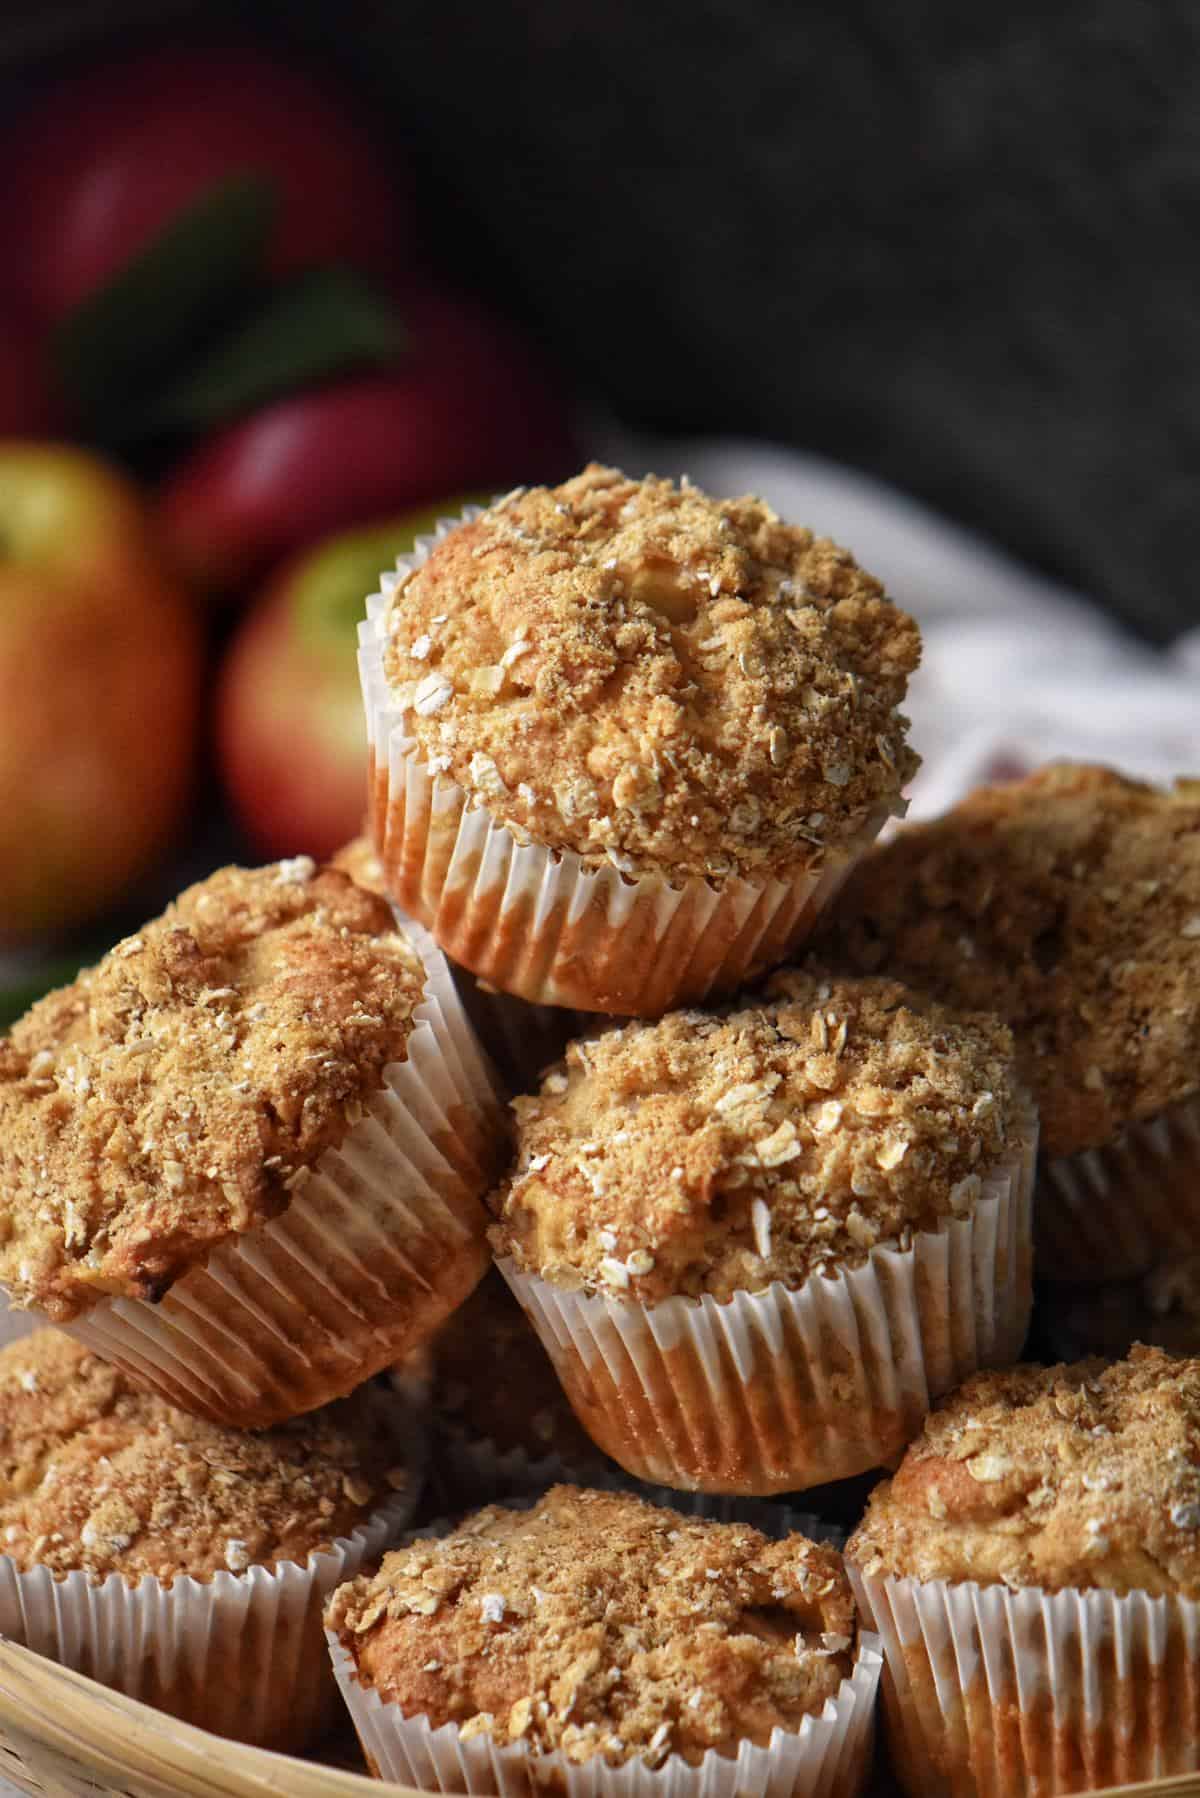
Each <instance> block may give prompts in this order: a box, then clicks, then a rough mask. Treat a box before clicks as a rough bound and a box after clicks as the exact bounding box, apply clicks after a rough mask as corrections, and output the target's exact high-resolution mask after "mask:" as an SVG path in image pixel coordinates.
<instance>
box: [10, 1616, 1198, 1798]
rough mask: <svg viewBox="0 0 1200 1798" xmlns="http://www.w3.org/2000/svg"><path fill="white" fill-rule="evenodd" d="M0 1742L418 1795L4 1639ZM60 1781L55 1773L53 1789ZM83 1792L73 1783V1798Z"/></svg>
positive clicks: (1160, 1792) (324, 1797)
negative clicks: (105, 1682)
mask: <svg viewBox="0 0 1200 1798" xmlns="http://www.w3.org/2000/svg"><path fill="white" fill-rule="evenodd" d="M0 1736H4V1737H7V1738H8V1739H9V1740H10V1741H12V1742H14V1743H15V1744H16V1745H17V1746H18V1749H19V1745H20V1743H21V1741H22V1740H23V1739H24V1740H32V1741H34V1742H36V1743H38V1744H39V1745H41V1746H43V1747H45V1748H48V1749H51V1750H53V1751H54V1752H55V1753H56V1754H57V1755H60V1756H62V1757H64V1758H65V1759H66V1760H67V1761H69V1762H74V1763H75V1765H76V1766H77V1767H78V1769H79V1771H80V1777H81V1780H84V1779H87V1780H91V1781H93V1782H96V1781H106V1780H107V1781H111V1782H112V1784H113V1785H114V1786H115V1787H117V1788H118V1789H119V1788H120V1786H121V1785H123V1784H124V1783H125V1782H126V1781H127V1780H129V1779H130V1778H134V1779H138V1778H140V1779H148V1780H153V1781H155V1782H157V1784H158V1786H159V1788H160V1789H164V1788H165V1789H166V1790H168V1791H171V1792H172V1793H175V1794H177V1798H426V1795H425V1794H423V1793H420V1792H418V1791H417V1790H416V1789H415V1788H414V1787H412V1786H403V1785H395V1784H392V1783H390V1782H388V1781H383V1780H378V1779H371V1778H368V1777H367V1776H366V1775H365V1774H362V1773H352V1772H349V1771H347V1770H346V1769H344V1768H338V1767H325V1766H322V1765H321V1764H320V1763H319V1762H313V1761H306V1760H300V1759H298V1758H296V1757H295V1756H293V1755H288V1754H273V1753H271V1752H270V1751H268V1750H267V1749H265V1748H249V1747H246V1746H245V1745H244V1744H243V1743H240V1742H230V1741H227V1740H226V1739H225V1738H223V1737H221V1736H215V1735H213V1734H211V1733H210V1732H209V1731H208V1730H205V1729H198V1728H197V1727H196V1726H195V1725H193V1724H190V1723H181V1722H179V1721H178V1720H177V1719H176V1718H174V1717H170V1716H168V1715H167V1714H166V1713H165V1712H163V1711H157V1710H154V1709H153V1708H152V1706H150V1705H147V1704H141V1703H139V1702H138V1701H137V1700H136V1699H133V1698H127V1697H126V1696H125V1695H124V1693H122V1692H114V1691H111V1690H110V1689H109V1688H108V1687H107V1686H102V1685H100V1684H99V1683H98V1682H97V1681H96V1680H94V1679H89V1678H87V1676H86V1675H85V1674H82V1673H75V1672H73V1671H72V1670H71V1669H70V1668H68V1667H60V1666H59V1665H58V1663H57V1662H56V1661H49V1660H46V1659H45V1657H44V1656H42V1655H38V1654H34V1653H33V1651H32V1650H31V1649H28V1648H22V1647H20V1646H19V1645H18V1644H17V1643H15V1642H9V1641H7V1640H5V1639H4V1638H2V1637H0ZM63 1776H64V1775H63V1770H62V1768H61V1767H59V1768H56V1778H57V1780H58V1782H59V1787H58V1789H60V1790H66V1789H67V1788H66V1787H64V1786H63V1785H62V1780H63ZM90 1789H91V1790H93V1791H94V1789H95V1788H94V1784H93V1786H92V1787H91V1788H90ZM88 1790H89V1788H88V1787H86V1786H85V1785H84V1784H82V1783H81V1784H80V1786H79V1792H80V1794H81V1795H82V1794H84V1793H85V1792H87V1791H88ZM1105 1798H1200V1771H1198V1772H1195V1773H1182V1774H1176V1775H1174V1776H1173V1777H1171V1778H1168V1779H1155V1780H1148V1781H1145V1782H1143V1783H1141V1784H1138V1785H1127V1786H1109V1787H1106V1788H1105Z"/></svg>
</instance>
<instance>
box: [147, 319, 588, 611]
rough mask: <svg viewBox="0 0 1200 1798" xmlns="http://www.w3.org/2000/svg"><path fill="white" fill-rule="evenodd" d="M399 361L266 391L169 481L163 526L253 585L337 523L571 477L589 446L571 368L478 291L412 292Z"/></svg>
mask: <svg viewBox="0 0 1200 1798" xmlns="http://www.w3.org/2000/svg"><path fill="white" fill-rule="evenodd" d="M399 305H400V312H401V316H402V318H403V320H404V322H405V324H406V325H407V327H408V330H409V332H410V336H411V342H410V346H409V350H408V352H407V355H406V357H405V359H404V361H403V362H402V363H401V365H400V366H399V367H398V368H397V369H396V370H395V372H394V373H386V374H384V373H381V374H371V375H362V376H359V377H356V378H353V379H348V380H340V381H332V382H329V383H328V384H327V385H325V386H322V387H316V388H312V389H310V390H308V391H306V392H303V393H298V394H295V395H293V396H291V397H289V398H287V399H283V400H277V401H275V402H274V403H273V404H271V405H268V406H264V407H262V409H261V410H260V411H258V412H255V413H253V414H251V416H250V417H248V418H245V419H243V420H241V421H240V422H238V423H237V424H234V425H231V426H230V427H229V428H228V429H227V430H224V431H221V432H219V433H218V434H217V435H216V436H215V437H213V438H211V439H210V441H209V442H208V443H207V444H204V445H202V446H201V447H200V448H199V449H198V450H196V451H194V452H193V454H192V455H190V456H189V457H188V458H187V459H186V460H185V461H184V462H183V463H182V464H181V465H180V466H179V467H177V468H176V469H175V471H174V472H173V474H171V475H170V476H169V477H168V479H167V481H166V483H165V485H164V487H163V489H162V492H161V495H160V522H161V526H162V530H163V535H164V540H165V541H166V543H167V545H168V548H169V549H170V551H171V553H172V554H173V556H174V557H175V559H176V561H177V563H178V565H179V567H180V568H181V569H182V571H183V572H184V573H185V574H186V575H187V576H188V577H189V579H191V580H192V581H193V582H195V583H196V584H198V585H200V586H202V587H206V588H222V587H224V588H228V587H235V586H239V585H242V584H243V583H245V582H246V581H247V580H249V579H252V578H253V577H254V576H256V575H257V574H260V573H261V572H262V571H263V570H264V569H265V568H266V567H268V566H269V565H270V564H271V563H272V562H274V561H276V560H278V558H279V557H280V556H281V555H285V554H288V553H290V552H291V551H293V550H295V549H297V548H299V547H301V546H302V545H304V544H306V543H311V542H313V541H314V540H315V539H317V538H319V537H321V536H324V535H325V534H326V533H327V532H329V531H333V530H341V529H344V528H345V527H346V526H348V525H353V524H357V523H361V522H362V521H364V520H367V519H370V518H376V517H378V516H379V515H380V514H381V513H383V512H387V511H396V510H401V509H403V508H405V507H408V506H419V505H424V504H426V503H427V502H428V501H430V500H432V499H435V498H436V497H437V496H438V495H439V494H442V493H452V492H455V491H461V490H462V489H464V488H490V489H496V488H503V487H507V486H512V485H514V484H515V483H516V482H518V481H531V480H540V479H542V478H545V477H550V478H561V477H562V476H564V475H566V474H568V473H569V472H570V471H571V469H572V467H573V466H574V464H575V462H576V461H577V459H578V457H577V451H576V448H575V444H574V440H573V437H572V432H571V427H570V422H569V418H568V412H567V406H566V403H565V400H564V397H563V393H562V388H561V385H560V383H559V382H558V381H557V380H556V379H555V378H554V376H553V374H552V373H551V371H550V370H549V369H548V367H547V366H546V365H545V364H544V363H543V361H542V359H541V358H540V357H539V356H538V354H537V353H536V351H535V350H534V348H533V346H532V345H531V344H530V343H529V342H528V341H527V340H526V339H525V338H524V337H523V336H522V335H521V334H520V333H519V332H518V331H517V330H516V329H515V328H514V327H513V326H511V325H509V324H507V323H506V322H505V321H503V320H501V319H498V318H497V317H495V316H494V315H493V314H492V313H491V312H489V311H488V310H487V309H486V308H485V307H483V306H481V305H480V304H479V303H478V302H476V301H473V300H468V299H465V298H462V297H461V296H459V295H456V294H451V293H447V292H445V291H439V290H435V289H432V288H429V287H424V288H422V289H420V290H418V291H414V292H412V293H410V294H409V295H408V296H407V297H403V296H402V297H401V299H400V301H399Z"/></svg>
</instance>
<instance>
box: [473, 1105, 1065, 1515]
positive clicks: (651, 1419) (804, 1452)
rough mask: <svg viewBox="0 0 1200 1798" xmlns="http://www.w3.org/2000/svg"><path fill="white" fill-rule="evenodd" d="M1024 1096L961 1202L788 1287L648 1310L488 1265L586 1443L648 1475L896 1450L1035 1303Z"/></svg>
mask: <svg viewBox="0 0 1200 1798" xmlns="http://www.w3.org/2000/svg"><path fill="white" fill-rule="evenodd" d="M1036 1149H1037V1122H1036V1117H1035V1115H1034V1113H1033V1112H1032V1109H1030V1111H1029V1112H1028V1113H1027V1114H1026V1115H1025V1117H1024V1118H1023V1120H1022V1122H1021V1124H1020V1125H1019V1127H1018V1132H1017V1136H1016V1146H1015V1147H1014V1149H1013V1153H1012V1155H1011V1157H1010V1159H1008V1160H1007V1161H1005V1162H1004V1163H1003V1164H1001V1165H1000V1166H999V1167H997V1168H996V1169H995V1170H993V1172H992V1173H991V1174H990V1175H989V1176H988V1177H987V1178H986V1179H985V1180H984V1181H983V1190H982V1194H981V1196H980V1198H979V1199H978V1200H977V1201H976V1203H975V1205H974V1207H973V1209H972V1211H971V1214H970V1215H969V1216H968V1217H965V1218H952V1219H949V1220H948V1221H947V1223H946V1224H945V1226H944V1227H943V1228H942V1229H940V1230H937V1231H922V1232H919V1233H918V1234H916V1235H914V1237H913V1239H912V1246H911V1248H908V1249H900V1248H885V1247H881V1248H876V1249H873V1250H872V1251H871V1253H870V1255H869V1256H868V1257H867V1259H866V1261H865V1262H864V1263H863V1264H862V1265H861V1266H859V1267H853V1268H848V1269H838V1270H837V1271H836V1272H835V1273H834V1274H833V1275H832V1276H831V1277H826V1276H824V1275H814V1276H813V1277H812V1278H810V1279H808V1280H806V1281H805V1283H804V1284H803V1285H802V1286H800V1287H799V1288H797V1289H796V1290H795V1291H792V1290H790V1289H789V1288H788V1287H786V1286H784V1285H782V1284H781V1283H780V1282H775V1283H774V1284H772V1285H771V1286H769V1287H767V1289H766V1290H765V1291H763V1292H759V1293H742V1292H740V1293H735V1294H734V1296H733V1298H732V1299H730V1300H729V1301H728V1302H726V1303H719V1302H718V1301H717V1300H716V1299H714V1298H712V1297H711V1296H710V1295H707V1294H706V1295H704V1296H703V1297H702V1298H699V1299H687V1298H673V1299H667V1300H664V1301H663V1302H662V1303H661V1304H658V1305H654V1306H649V1307H648V1306H642V1305H639V1304H637V1303H636V1302H631V1301H629V1300H626V1299H618V1298H609V1297H607V1296H601V1295H589V1294H586V1293H582V1292H569V1291H566V1290H563V1289H562V1288H560V1287H557V1286H553V1285H551V1284H550V1283H549V1282H548V1281H546V1280H543V1279H541V1278H540V1277H538V1276H537V1275H533V1274H526V1273H522V1272H521V1271H520V1270H519V1269H518V1268H517V1266H516V1264H515V1263H514V1262H513V1261H512V1260H511V1258H505V1259H503V1260H501V1261H500V1262H499V1264H498V1265H499V1268H500V1271H501V1273H502V1274H503V1275H504V1277H505V1279H506V1280H507V1281H508V1283H509V1286H510V1287H511V1288H512V1290H513V1292H514V1294H515V1295H516V1297H517V1299H518V1300H519V1301H520V1303H521V1305H522V1306H523V1307H524V1309H525V1312H526V1314H527V1316H528V1317H529V1319H530V1321H531V1323H532V1324H533V1326H534V1328H535V1329H536V1330H537V1332H538V1335H539V1336H540V1337H541V1339H542V1342H543V1344H544V1345H545V1347H546V1350H547V1352H548V1353H549V1355H550V1357H551V1359H552V1360H553V1362H554V1365H555V1368H556V1370H557V1372H558V1376H559V1379H560V1380H561V1381H562V1384H563V1387H564V1390H565V1391H566V1393H567V1396H568V1398H569V1399H570V1400H571V1403H572V1405H573V1406H574V1408H575V1412H576V1414H577V1416H578V1417H579V1420H580V1422H581V1423H582V1424H583V1426H584V1428H585V1429H586V1430H587V1431H588V1434H589V1435H590V1436H591V1437H592V1439H593V1441H594V1442H596V1444H597V1445H598V1446H599V1447H600V1448H602V1449H603V1450H604V1452H605V1453H606V1454H608V1455H611V1456H612V1458H613V1460H614V1461H616V1462H618V1463H619V1465H620V1466H622V1467H624V1468H625V1469H626V1470H627V1471H628V1472H629V1473H632V1474H634V1475H635V1476H636V1477H637V1478H638V1479H644V1480H648V1481H650V1482H652V1483H654V1484H660V1485H665V1486H677V1487H684V1488H687V1487H691V1488H695V1489H698V1490H702V1491H710V1492H741V1493H747V1494H751V1495H754V1494H757V1495H763V1494H768V1493H772V1492H793V1491H802V1490H804V1489H805V1488H806V1487H808V1486H817V1485H823V1484H825V1483H826V1482H828V1481H832V1480H839V1479H847V1478H849V1477H850V1475H852V1474H856V1473H863V1472H866V1471H867V1470H868V1469H870V1468H873V1467H878V1466H881V1465H883V1464H885V1463H887V1462H888V1461H890V1460H892V1459H894V1458H895V1457H896V1456H897V1455H899V1454H900V1453H901V1452H902V1451H903V1449H904V1448H905V1447H906V1446H907V1444H908V1443H909V1442H910V1441H911V1440H912V1438H913V1436H914V1435H916V1433H917V1431H918V1430H919V1428H920V1425H921V1420H922V1419H923V1418H924V1416H925V1414H926V1412H927V1411H928V1410H929V1409H930V1406H931V1404H932V1402H933V1401H934V1400H935V1399H936V1398H938V1397H939V1396H940V1395H941V1394H943V1393H945V1392H948V1391H950V1390H951V1389H952V1388H953V1387H955V1386H958V1385H961V1383H962V1382H963V1380H965V1379H966V1378H967V1377H968V1375H970V1374H972V1373H974V1372H975V1370H976V1369H977V1368H980V1367H1005V1366H1009V1365H1011V1363H1012V1362H1014V1361H1015V1360H1016V1359H1017V1358H1018V1355H1019V1353H1020V1350H1021V1347H1022V1344H1023V1343H1024V1340H1025V1336H1026V1333H1027V1331H1028V1327H1029V1316H1030V1310H1031V1306H1032V1276H1031V1269H1032V1259H1033V1254H1032V1241H1031V1219H1030V1211H1031V1194H1032V1188H1033V1170H1034V1161H1035V1155H1036Z"/></svg>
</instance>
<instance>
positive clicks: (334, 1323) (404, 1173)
mask: <svg viewBox="0 0 1200 1798" xmlns="http://www.w3.org/2000/svg"><path fill="white" fill-rule="evenodd" d="M410 936H411V939H412V940H413V942H414V945H415V946H416V947H417V948H418V949H419V950H420V952H421V954H422V956H423V958H424V960H425V966H426V973H427V981H426V987H425V997H424V999H423V1000H422V1002H421V1004H420V1005H419V1006H418V1007H417V1008H416V1011H415V1014H414V1027H413V1030H412V1033H411V1035H410V1037H409V1039H408V1045H407V1047H408V1057H407V1059H406V1060H405V1061H402V1062H394V1063H392V1064H391V1065H390V1066H389V1067H387V1068H385V1070H384V1074H383V1085H382V1087H381V1088H380V1090H379V1091H377V1092H375V1093H373V1094H372V1095H371V1096H370V1097H369V1098H368V1099H366V1100H365V1102H364V1105H363V1116H362V1117H361V1118H360V1119H359V1121H358V1122H356V1123H354V1124H353V1125H352V1126H351V1127H350V1129H349V1130H348V1131H347V1134H346V1136H345V1137H344V1138H343V1140H342V1143H341V1145H340V1147H338V1148H336V1149H329V1150H327V1151H326V1152H325V1154H324V1155H322V1156H321V1158H320V1160H319V1161H318V1162H317V1163H316V1165H315V1167H314V1169H313V1170H312V1172H311V1174H310V1176H309V1177H308V1178H307V1179H306V1180H305V1181H304V1182H303V1184H301V1185H299V1186H297V1187H296V1189H295V1190H294V1192H293V1195H292V1198H291V1202H290V1203H289V1205H288V1207H287V1209H286V1210H285V1211H284V1212H283V1213H282V1214H281V1215H280V1216H279V1217H277V1218H274V1219H273V1220H272V1221H271V1222H270V1223H268V1224H266V1225H264V1226H262V1227H260V1228H259V1229H256V1230H253V1231H250V1232H248V1233H247V1234H245V1235H244V1236H239V1237H236V1238H235V1239H233V1240H232V1241H230V1242H228V1243H224V1244H222V1245H221V1246H220V1247H219V1248H217V1249H216V1250H214V1251H213V1252H212V1253H211V1254H210V1255H209V1256H208V1257H207V1259H206V1260H205V1262H204V1263H203V1264H202V1265H201V1266H200V1267H197V1268H195V1269H193V1270H192V1271H190V1272H189V1273H187V1274H185V1275H184V1276H183V1277H182V1278H181V1279H179V1280H176V1281H175V1282H174V1284H173V1285H172V1286H171V1287H170V1288H169V1290H168V1292H167V1293H166V1296H165V1297H164V1298H162V1299H161V1300H159V1301H158V1302H157V1303H151V1302H149V1301H148V1300H142V1299H127V1298H119V1299H108V1300H103V1301H102V1302H100V1303H99V1304H97V1305H96V1306H95V1307H94V1308H93V1309H92V1310H90V1311H88V1312H87V1313H86V1314H85V1315H83V1316H82V1317H80V1318H79V1319H77V1320H75V1321H74V1322H72V1323H71V1324H69V1325H68V1326H67V1327H68V1328H69V1330H70V1332H71V1334H72V1335H74V1336H76V1337H77V1338H78V1339H79V1340H80V1341H81V1342H83V1343H85V1344H86V1345H87V1346H88V1347H89V1348H90V1349H92V1350H94V1351H95V1353H96V1354H98V1355H100V1356H101V1357H102V1358H103V1359H104V1360H106V1361H110V1362H112V1363H114V1364H115V1365H116V1366H118V1367H120V1368H122V1369H123V1370H124V1371H125V1372H126V1373H127V1374H128V1375H129V1377H130V1378H131V1379H133V1380H135V1381H137V1382H138V1383H139V1384H141V1385H143V1386H147V1387H149V1388H151V1389H152V1390H154V1391H156V1392H159V1393H161V1394H162V1396H163V1397H164V1398H166V1399H168V1400H170V1402H171V1403H173V1404H177V1405H179V1406H180V1407H181V1409H183V1410H186V1411H192V1412H195V1413H197V1414H198V1415H200V1416H204V1417H208V1418H211V1419H212V1420H213V1421H214V1422H217V1423H223V1424H228V1425H232V1426H234V1427H237V1428H243V1429H260V1428H265V1427H267V1426H269V1425H271V1424H274V1423H278V1422H281V1421H283V1420H285V1419H287V1418H289V1417H293V1416H295V1415H297V1414H298V1413H300V1412H303V1411H309V1410H312V1409H313V1408H314V1407H316V1406H317V1405H322V1404H325V1403H326V1402H328V1401H329V1400H330V1399H333V1398H337V1397H341V1396H342V1395H344V1394H345V1393H347V1392H349V1391H350V1390H352V1388H353V1387H355V1386H357V1385H358V1384H360V1383H361V1381H362V1380H364V1379H366V1378H367V1377H368V1376H369V1375H371V1374H373V1373H377V1372H378V1371H379V1370H380V1369H381V1368H383V1367H386V1366H387V1365H388V1364H389V1363H392V1362H395V1361H397V1360H399V1359H400V1358H402V1357H403V1356H404V1354H405V1353H406V1352H407V1351H408V1350H409V1349H411V1348H412V1347H413V1346H414V1344H416V1343H419V1342H421V1341H422V1340H424V1339H425V1338H427V1337H428V1336H430V1335H432V1333H433V1331H434V1330H435V1329H436V1328H437V1326H438V1324H439V1323H441V1322H442V1320H443V1319H444V1318H445V1317H446V1316H448V1315H449V1313H450V1312H451V1311H452V1310H453V1309H454V1308H455V1306H456V1305H458V1304H460V1303H461V1302H462V1300H463V1299H465V1298H466V1297H467V1296H468V1294H469V1293H470V1292H471V1290H472V1289H473V1288H474V1286H475V1285H476V1284H477V1282H478V1281H479V1279H480V1278H481V1277H482V1275H483V1273H484V1272H485V1270H486V1268H487V1266H488V1262H489V1254H488V1247H487V1242H486V1240H485V1234H484V1233H485V1229H486V1225H487V1216H486V1212H485V1210H484V1207H483V1204H482V1199H483V1195H484V1193H485V1192H486V1190H487V1188H488V1186H489V1185H490V1183H491V1181H492V1179H493V1178H494V1177H495V1174H496V1172H497V1171H498V1163H499V1158H500V1156H501V1154H502V1153H503V1146H504V1143H505V1140H506V1139H505V1129H504V1124H503V1120H502V1117H501V1112H500V1107H499V1102H498V1100H497V1097H496V1092H495V1087H494V1075H493V1073H492V1070H491V1068H490V1066H489V1064H488V1062H487V1058H486V1056H485V1055H484V1054H483V1052H482V1051H481V1049H480V1047H479V1044H478V1042H477V1041H476V1039H475V1035H474V1032H473V1030H472V1028H471V1025H470V1023H469V1022H468V1020H467V1018H466V1015H465V1013H464V1012H463V1008H462V1005H461V1003H460V1001H459V998H458V994H457V991H456V989H455V986H454V982H453V979H452V978H451V975H450V970H449V968H448V966H447V964H446V959H445V957H444V956H443V955H442V954H441V952H440V951H439V950H438V949H437V948H436V946H435V945H434V944H433V942H432V940H431V939H430V938H429V937H428V935H427V933H426V932H424V931H423V930H420V931H418V930H416V929H413V930H411V932H410Z"/></svg>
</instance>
